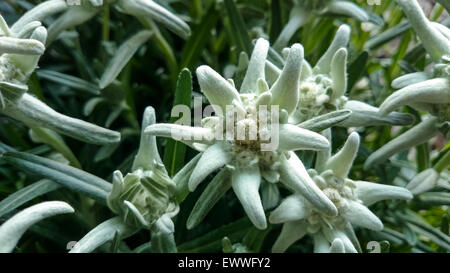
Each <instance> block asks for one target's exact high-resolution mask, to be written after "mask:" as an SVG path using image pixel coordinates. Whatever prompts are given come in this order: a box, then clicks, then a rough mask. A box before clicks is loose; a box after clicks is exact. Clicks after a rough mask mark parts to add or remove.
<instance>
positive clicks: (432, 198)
mask: <svg viewBox="0 0 450 273" xmlns="http://www.w3.org/2000/svg"><path fill="white" fill-rule="evenodd" d="M418 198H419V200H420V201H421V202H423V203H426V204H427V205H430V206H450V192H425V193H422V194H420V195H419V196H418Z"/></svg>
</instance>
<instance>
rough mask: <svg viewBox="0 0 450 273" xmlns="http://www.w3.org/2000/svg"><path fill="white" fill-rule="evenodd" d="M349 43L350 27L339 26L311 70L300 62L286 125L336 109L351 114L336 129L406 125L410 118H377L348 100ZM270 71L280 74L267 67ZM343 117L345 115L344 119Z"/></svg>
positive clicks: (372, 111) (367, 108)
mask: <svg viewBox="0 0 450 273" xmlns="http://www.w3.org/2000/svg"><path fill="white" fill-rule="evenodd" d="M349 40H350V27H348V26H347V25H342V26H340V27H339V29H338V31H337V32H336V35H335V37H334V39H333V41H332V43H331V44H330V46H329V48H328V49H327V51H326V52H325V53H324V54H323V56H322V57H321V58H320V59H319V61H318V62H317V64H316V65H315V66H314V68H311V66H310V65H309V64H308V62H306V61H304V62H303V68H302V72H301V76H300V84H299V89H300V92H299V102H298V105H297V109H296V110H295V112H294V113H293V114H292V115H291V117H290V119H289V123H292V124H299V123H301V122H304V121H307V120H310V119H312V118H315V117H317V116H319V115H323V114H327V113H330V112H332V111H336V110H343V109H347V110H351V111H352V112H351V114H350V115H349V116H348V117H347V118H345V119H344V120H343V121H341V122H340V123H338V124H337V125H338V126H344V127H363V126H375V125H386V124H391V125H408V124H411V123H413V121H414V119H413V117H412V116H411V115H409V114H402V113H391V114H390V115H388V116H387V117H380V116H379V115H378V109H377V108H376V107H373V106H371V105H368V104H366V103H364V102H360V101H356V100H348V98H347V97H346V96H345V92H346V90H347V49H346V47H347V45H348V42H349ZM270 68H271V71H272V72H273V73H275V74H278V73H280V72H279V71H277V68H276V67H275V66H273V65H270ZM344 117H345V116H344Z"/></svg>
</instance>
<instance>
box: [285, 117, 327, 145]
mask: <svg viewBox="0 0 450 273" xmlns="http://www.w3.org/2000/svg"><path fill="white" fill-rule="evenodd" d="M279 133H280V143H279V149H280V150H283V151H296V150H315V151H317V150H325V149H328V148H329V147H330V143H329V142H328V140H327V139H326V138H325V137H323V136H322V135H320V134H318V133H314V132H313V131H309V130H306V129H303V128H300V127H298V126H295V125H292V124H280V130H279Z"/></svg>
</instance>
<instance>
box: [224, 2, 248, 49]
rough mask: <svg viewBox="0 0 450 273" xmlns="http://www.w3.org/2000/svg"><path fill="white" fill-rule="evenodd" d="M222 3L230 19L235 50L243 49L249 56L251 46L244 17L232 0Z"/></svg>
mask: <svg viewBox="0 0 450 273" xmlns="http://www.w3.org/2000/svg"><path fill="white" fill-rule="evenodd" d="M224 4H225V9H226V11H227V14H228V18H229V19H230V26H231V33H232V34H233V36H234V40H235V43H236V47H237V51H238V52H241V51H244V52H245V53H247V54H248V55H249V56H250V54H251V53H252V48H253V46H252V42H251V39H250V36H249V35H248V32H247V27H246V26H245V23H244V19H243V18H242V15H241V14H240V13H239V11H238V9H237V7H236V5H235V3H234V1H233V0H225V1H224Z"/></svg>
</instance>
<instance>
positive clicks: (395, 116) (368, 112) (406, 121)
mask: <svg viewBox="0 0 450 273" xmlns="http://www.w3.org/2000/svg"><path fill="white" fill-rule="evenodd" d="M344 108H345V109H348V110H351V111H352V114H351V115H350V117H349V118H347V119H346V120H344V121H342V122H341V123H339V124H338V126H342V127H367V126H380V125H402V126H405V125H411V124H413V123H414V120H415V119H414V116H413V115H411V114H404V113H399V112H392V113H390V114H389V115H387V116H385V117H383V116H380V114H379V113H378V108H376V107H373V106H371V105H369V104H367V103H364V102H361V101H356V100H349V101H347V103H346V104H345V106H344Z"/></svg>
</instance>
